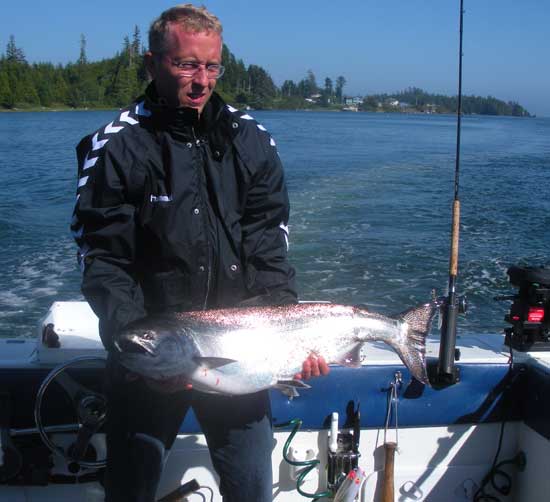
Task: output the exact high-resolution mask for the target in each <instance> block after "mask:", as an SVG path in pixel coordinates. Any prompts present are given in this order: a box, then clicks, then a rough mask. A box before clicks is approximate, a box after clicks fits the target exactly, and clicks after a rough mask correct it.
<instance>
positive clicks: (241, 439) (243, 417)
mask: <svg viewBox="0 0 550 502" xmlns="http://www.w3.org/2000/svg"><path fill="white" fill-rule="evenodd" d="M221 33H222V27H221V25H220V23H219V21H218V19H217V18H216V17H215V16H213V15H212V14H211V13H209V12H208V11H207V10H206V9H205V8H196V7H193V6H192V5H190V4H187V5H180V6H177V7H174V8H172V9H169V10H167V11H165V12H164V13H163V14H162V15H161V16H160V17H159V18H158V19H157V20H156V21H155V22H153V24H152V25H151V29H150V33H149V45H150V50H149V51H148V52H147V53H146V55H145V62H146V65H147V69H148V71H149V73H150V75H151V76H152V78H153V81H152V83H151V84H150V85H149V87H148V88H147V90H146V92H145V96H144V97H143V98H140V99H138V100H137V101H136V102H135V103H133V104H132V105H130V106H129V107H128V108H126V109H125V110H123V111H122V112H121V113H120V114H119V115H118V117H117V118H116V119H115V120H113V121H112V122H111V123H109V124H108V125H107V126H105V127H103V128H101V129H99V130H98V131H97V132H95V133H94V134H92V135H90V136H87V137H86V138H84V139H83V140H82V141H81V142H80V144H79V145H78V147H77V155H78V160H79V182H78V191H77V202H76V207H75V212H74V216H73V221H72V226H71V227H72V231H73V233H74V235H75V238H76V240H77V243H78V245H79V261H80V264H81V267H82V270H83V279H82V291H83V293H84V295H85V297H86V299H87V300H88V302H89V303H90V305H91V307H92V308H93V310H94V312H95V313H96V314H97V316H98V317H99V322H100V335H101V338H102V340H103V343H104V345H105V347H106V348H107V350H108V351H109V360H108V363H107V374H108V380H109V388H108V400H109V410H108V417H109V418H108V424H107V448H108V455H107V470H106V477H105V491H106V500H107V501H109V502H112V501H117V502H118V501H126V500H128V501H153V500H155V492H156V489H157V486H158V482H159V479H160V476H161V474H162V467H163V465H164V460H165V457H166V454H167V452H168V450H169V448H170V447H171V445H172V443H173V441H174V439H175V437H176V434H177V431H178V429H179V426H180V423H181V421H182V419H183V417H184V416H185V413H186V411H187V410H188V408H189V407H190V406H192V407H193V409H194V411H195V414H196V416H197V418H198V420H199V422H200V423H201V427H202V429H203V432H204V433H205V435H206V438H207V441H208V445H209V448H210V454H211V457H212V462H213V465H214V467H215V469H216V471H217V472H218V474H219V476H220V491H221V492H222V494H223V496H224V500H226V501H239V502H246V501H250V502H262V501H268V500H271V498H272V495H271V493H272V486H271V485H272V477H271V448H272V430H271V412H270V403H269V396H268V393H267V392H260V393H257V394H253V395H247V396H240V397H230V396H213V395H207V394H203V393H200V392H196V391H194V390H186V389H185V385H184V382H183V381H181V379H178V378H176V379H172V380H169V381H165V382H162V383H161V384H160V386H159V385H158V384H156V385H153V383H152V382H149V381H144V380H142V379H139V378H137V377H136V376H135V375H131V374H128V372H127V371H126V370H124V368H122V367H121V366H120V365H119V364H118V363H117V357H116V334H117V332H118V331H119V330H120V329H121V328H122V327H123V326H125V325H127V324H128V323H129V322H132V321H134V320H137V319H139V318H141V317H144V316H146V315H147V314H149V313H153V312H160V311H166V310H201V309H206V308H219V307H234V306H239V305H252V304H285V303H294V302H296V292H295V288H294V270H293V269H292V267H291V266H290V265H289V264H288V261H287V238H288V235H287V222H288V213H289V205H288V197H287V191H286V186H285V182H284V176H283V170H282V166H281V163H280V160H279V157H278V154H277V151H276V148H275V143H274V141H273V140H272V139H271V137H270V136H269V134H268V133H267V131H266V130H265V128H264V127H263V126H261V125H260V124H258V123H257V122H255V121H254V120H253V119H252V117H250V116H249V115H245V114H242V113H240V112H238V111H237V110H235V109H234V108H232V107H230V106H227V105H226V104H225V103H224V102H223V101H222V100H221V98H220V97H219V96H218V95H217V94H215V93H214V92H213V91H214V88H215V86H216V82H217V79H218V78H219V77H221V76H222V74H223V71H224V68H223V66H222V65H221V63H222V61H221V53H222V38H221ZM258 342H259V343H261V340H260V339H259V340H258ZM327 372H328V367H327V365H326V363H325V362H324V361H323V360H322V359H321V360H319V361H317V360H316V359H315V358H314V357H311V358H310V359H308V361H306V362H304V368H303V372H302V374H300V375H298V377H303V378H309V377H310V376H318V375H319V374H326V373H327Z"/></svg>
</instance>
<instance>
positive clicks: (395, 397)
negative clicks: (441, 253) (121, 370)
mask: <svg viewBox="0 0 550 502" xmlns="http://www.w3.org/2000/svg"><path fill="white" fill-rule="evenodd" d="M509 274H510V280H511V281H512V283H513V285H515V286H517V287H519V293H517V294H514V295H511V296H510V297H509V298H506V299H508V300H511V301H512V302H513V303H512V306H511V309H510V315H509V316H508V317H507V319H508V321H509V323H508V324H510V325H511V327H508V328H507V329H506V330H505V332H503V333H494V334H479V333H475V332H471V333H467V334H460V335H459V336H458V338H457V345H456V358H455V359H457V360H456V366H455V369H456V378H455V379H454V381H453V382H451V383H449V382H438V381H437V365H438V359H439V348H440V341H439V339H438V337H437V336H431V337H430V338H429V341H428V346H427V361H428V370H429V373H430V379H431V381H432V385H431V386H426V385H424V384H421V383H419V382H418V381H416V380H414V379H412V378H411V376H410V374H409V372H408V370H407V369H406V367H405V366H403V364H402V363H401V361H400V360H399V359H398V357H397V356H396V355H395V353H394V352H392V351H390V350H389V349H387V348H386V347H385V346H384V345H383V344H381V343H368V344H367V345H365V347H364V350H363V356H364V360H363V362H362V365H361V367H360V368H359V369H352V368H346V367H340V366H335V367H333V368H332V370H331V373H330V375H328V376H327V377H323V378H319V379H315V380H314V381H312V386H311V388H310V389H305V390H300V396H298V397H294V398H289V397H288V396H286V395H283V394H282V393H280V392H279V391H277V390H274V391H272V396H271V397H272V405H273V422H274V446H273V455H272V459H273V474H274V484H273V500H274V501H277V502H287V501H288V502H291V501H292V502H295V501H303V500H308V499H309V500H311V499H312V498H313V497H315V496H316V495H322V494H325V495H328V494H332V495H334V493H335V492H337V490H338V488H339V486H341V483H342V482H343V480H345V477H346V475H348V476H349V473H350V472H353V473H355V474H356V475H357V476H356V477H357V484H358V485H359V487H358V489H359V490H360V491H359V493H358V496H357V498H356V499H355V500H359V501H362V502H366V501H381V500H382V501H384V502H387V501H389V500H395V501H430V502H436V501H442V502H454V501H456V502H458V501H465V500H480V501H483V500H500V501H502V502H504V501H510V502H511V501H514V502H528V501H529V502H531V501H539V500H540V501H542V500H548V494H549V493H550V477H549V476H548V475H547V473H546V461H547V459H548V458H550V441H549V439H550V342H549V330H548V328H549V327H550V270H548V269H542V268H541V269H536V268H529V267H515V268H514V267H511V269H510V270H509ZM547 279H548V280H547ZM526 280H527V282H526ZM544 281H546V283H544ZM508 324H507V325H508ZM511 355H513V357H511ZM105 357H106V353H105V351H104V349H103V346H102V344H101V341H100V339H99V336H98V331H97V318H96V317H95V315H94V314H93V312H92V311H91V309H90V307H89V306H88V304H87V303H86V302H55V303H53V305H52V306H51V308H50V309H49V310H48V312H47V313H46V315H45V317H44V318H43V319H42V320H41V321H40V323H39V325H38V326H37V331H36V333H35V336H34V338H15V339H1V340H0V381H1V382H2V384H1V387H0V426H1V436H0V437H1V450H0V451H1V452H2V455H0V500H1V501H9V502H42V501H59V502H64V501H74V500H86V501H88V502H93V501H101V500H103V488H102V484H101V479H102V474H103V471H104V464H105V436H104V433H103V429H102V426H103V421H104V411H105V400H104V397H103V395H102V378H103V369H104V364H105ZM388 459H389V460H391V461H392V462H391V463H388ZM217 481H218V480H217V477H216V474H215V472H214V469H213V468H212V464H211V462H210V458H209V454H208V449H207V446H206V442H205V440H204V436H203V435H202V434H201V432H200V428H199V426H198V423H197V421H196V419H195V417H194V416H193V414H192V412H190V413H189V414H188V416H187V417H186V419H185V421H184V422H183V423H182V425H181V428H180V431H179V435H178V437H177V440H176V442H175V444H174V446H173V448H172V450H171V453H170V455H169V457H168V461H167V465H166V469H165V472H164V474H163V478H162V481H161V484H160V487H159V490H158V494H157V496H158V500H165V501H166V500H188V501H191V502H194V501H199V500H211V501H216V502H217V501H221V500H222V499H221V496H220V495H219V491H218V489H217ZM495 487H496V488H495ZM483 494H490V495H491V496H493V497H496V498H494V499H490V498H479V497H481V496H482V495H483ZM304 495H305V496H304ZM178 497H179V498H178ZM476 497H477V498H476ZM320 500H325V499H323V498H320ZM326 500H329V499H328V498H327V499H326ZM340 500H344V499H340ZM345 500H354V499H352V498H348V499H345Z"/></svg>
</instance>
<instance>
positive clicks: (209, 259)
mask: <svg viewBox="0 0 550 502" xmlns="http://www.w3.org/2000/svg"><path fill="white" fill-rule="evenodd" d="M191 130H192V131H193V138H194V139H195V146H196V148H197V151H198V152H199V155H200V156H201V160H202V162H203V163H204V157H203V151H202V144H203V143H204V141H202V140H200V139H199V138H197V135H196V134H195V128H194V127H192V128H191ZM199 176H200V178H201V183H203V186H204V185H206V180H205V179H204V169H203V166H202V165H201V166H200V169H199ZM199 196H200V199H201V202H202V206H203V207H202V215H201V217H202V226H203V229H204V232H205V236H206V245H207V247H208V253H207V254H208V256H207V267H206V268H207V273H206V274H207V275H206V292H205V294H204V302H203V305H202V310H206V307H207V306H208V297H209V296H210V283H211V280H212V247H211V243H210V235H209V230H208V227H207V225H206V220H205V214H204V212H205V208H206V205H205V203H204V199H203V196H202V190H201V192H200V193H199Z"/></svg>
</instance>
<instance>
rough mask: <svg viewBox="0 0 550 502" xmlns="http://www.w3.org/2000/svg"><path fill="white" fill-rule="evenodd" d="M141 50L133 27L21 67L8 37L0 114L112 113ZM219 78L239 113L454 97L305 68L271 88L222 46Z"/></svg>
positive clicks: (434, 109) (403, 105) (521, 113)
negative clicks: (384, 90)
mask: <svg viewBox="0 0 550 502" xmlns="http://www.w3.org/2000/svg"><path fill="white" fill-rule="evenodd" d="M143 53H144V48H143V45H142V43H141V34H140V31H139V29H138V27H137V26H136V27H135V29H134V33H133V36H132V37H129V36H125V37H124V40H123V43H122V49H121V51H120V52H117V53H116V54H115V55H114V56H113V57H111V58H108V59H103V60H101V61H88V58H87V55H86V38H85V36H84V35H81V39H80V56H79V58H78V60H77V61H76V62H74V63H68V64H66V65H60V64H58V65H54V64H53V63H48V62H41V63H32V64H30V63H28V62H27V60H26V58H25V54H24V51H23V49H21V48H19V47H17V45H16V43H15V37H14V36H13V35H12V36H10V39H9V42H8V45H7V47H6V52H5V54H2V55H1V56H0V111H20V110H73V109H105V108H120V107H123V106H126V105H127V104H129V103H130V102H131V101H132V100H133V99H135V98H136V97H137V96H139V95H140V94H142V92H143V90H144V89H145V87H146V85H147V83H148V77H147V72H146V70H145V67H144V64H143ZM222 60H223V65H224V66H225V73H224V76H223V78H222V79H221V80H220V81H219V82H218V85H217V87H216V90H217V91H218V92H219V93H220V94H221V95H222V97H223V98H224V99H225V100H226V101H227V102H228V103H230V104H232V105H234V106H236V107H238V108H242V109H277V110H303V109H306V110H326V111H369V112H406V113H428V114H431V113H454V112H456V107H457V97H456V96H444V95H440V94H430V93H428V92H426V91H424V90H422V89H418V88H416V87H409V88H407V89H405V90H403V91H399V92H395V93H391V94H370V95H363V96H350V95H346V93H345V92H344V89H345V86H346V78H345V77H344V76H342V75H340V76H338V77H337V78H336V79H335V80H332V79H331V78H330V77H326V78H325V79H324V81H323V84H322V85H319V84H318V83H317V78H316V76H315V74H314V73H313V71H312V70H309V71H308V72H307V74H306V76H305V77H304V78H303V79H302V80H300V81H299V82H294V81H292V80H285V81H284V82H283V84H282V85H281V86H280V87H278V86H277V85H275V83H274V82H273V79H272V78H271V76H270V75H269V73H268V72H267V71H266V70H265V69H264V68H262V67H261V66H258V65H254V64H251V65H248V66H246V65H245V64H244V62H243V60H242V59H237V58H236V57H235V56H234V54H233V53H231V51H230V50H229V48H228V47H227V46H226V45H225V44H224V46H223V52H222ZM462 111H463V113H464V114H479V115H511V116H518V117H529V116H531V115H530V114H529V112H528V111H527V110H525V109H524V108H523V107H522V106H521V105H519V104H518V103H516V102H513V101H509V102H505V101H502V100H499V99H497V98H495V97H492V96H487V97H480V96H463V99H462Z"/></svg>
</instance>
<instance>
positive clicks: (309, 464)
mask: <svg viewBox="0 0 550 502" xmlns="http://www.w3.org/2000/svg"><path fill="white" fill-rule="evenodd" d="M289 425H293V426H294V428H293V429H292V432H291V433H290V436H288V439H287V440H286V442H285V446H284V448H283V458H284V459H285V461H286V462H287V463H289V464H290V465H293V466H295V467H304V469H303V470H301V471H300V474H299V475H298V477H297V478H296V490H298V493H299V494H300V495H302V497H306V498H310V499H313V501H312V502H316V501H318V500H321V499H322V498H330V497H332V493H331V492H330V491H324V492H319V493H307V492H304V491H303V490H302V488H301V486H302V485H303V484H304V480H305V477H306V476H307V475H308V474H309V473H310V472H311V471H312V470H314V469H316V468H317V466H318V465H319V464H320V463H321V461H320V460H317V459H313V460H301V461H297V460H291V459H290V458H288V450H289V448H290V443H291V442H292V440H293V439H294V436H295V435H296V433H297V432H298V430H299V429H300V427H301V426H302V421H301V420H300V419H299V418H294V419H292V420H291V421H290V422H286V423H284V424H280V425H277V426H276V427H277V428H282V427H288V426H289Z"/></svg>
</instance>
